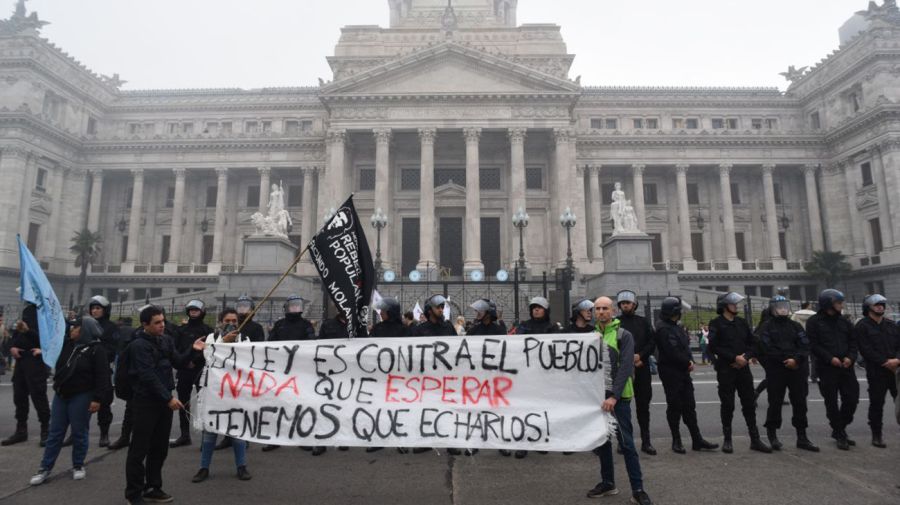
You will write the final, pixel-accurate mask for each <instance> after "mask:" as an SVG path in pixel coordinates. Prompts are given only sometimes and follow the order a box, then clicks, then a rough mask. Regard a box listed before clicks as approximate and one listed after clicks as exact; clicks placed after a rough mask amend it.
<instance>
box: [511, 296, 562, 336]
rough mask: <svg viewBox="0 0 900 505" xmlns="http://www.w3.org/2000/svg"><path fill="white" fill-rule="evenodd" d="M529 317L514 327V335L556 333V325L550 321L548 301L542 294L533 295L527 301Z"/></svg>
mask: <svg viewBox="0 0 900 505" xmlns="http://www.w3.org/2000/svg"><path fill="white" fill-rule="evenodd" d="M528 313H529V316H530V319H529V320H527V321H525V322H523V323H521V324H520V325H519V326H517V327H516V331H515V334H516V335H543V334H546V333H556V332H557V327H556V325H555V324H553V322H552V321H550V302H548V301H547V299H546V298H544V297H543V296H535V297H534V298H532V299H531V301H529V302H528Z"/></svg>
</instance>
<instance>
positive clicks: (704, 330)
mask: <svg viewBox="0 0 900 505" xmlns="http://www.w3.org/2000/svg"><path fill="white" fill-rule="evenodd" d="M697 337H698V340H699V341H700V364H701V365H706V364H708V363H709V361H711V360H710V359H709V354H708V353H707V346H708V345H709V326H707V325H705V324H704V325H703V326H701V327H700V331H699V332H697Z"/></svg>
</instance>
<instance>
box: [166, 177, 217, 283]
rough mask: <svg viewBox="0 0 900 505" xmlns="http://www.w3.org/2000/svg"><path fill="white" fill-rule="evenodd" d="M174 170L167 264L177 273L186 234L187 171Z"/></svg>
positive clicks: (169, 268)
mask: <svg viewBox="0 0 900 505" xmlns="http://www.w3.org/2000/svg"><path fill="white" fill-rule="evenodd" d="M172 172H174V173H175V199H174V201H173V202H172V227H171V238H170V239H169V260H168V261H167V262H166V264H168V265H171V266H169V267H168V270H170V271H172V272H173V273H175V272H177V271H178V262H179V258H180V257H181V254H180V253H181V236H182V235H183V234H184V178H185V172H186V171H185V169H183V168H175V169H173V170H172ZM216 203H218V202H216Z"/></svg>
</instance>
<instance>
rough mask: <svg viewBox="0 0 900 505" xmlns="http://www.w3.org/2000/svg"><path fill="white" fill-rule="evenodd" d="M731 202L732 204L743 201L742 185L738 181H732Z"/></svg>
mask: <svg viewBox="0 0 900 505" xmlns="http://www.w3.org/2000/svg"><path fill="white" fill-rule="evenodd" d="M731 203H732V205H740V203H741V186H740V185H739V184H738V183H736V182H733V183H731Z"/></svg>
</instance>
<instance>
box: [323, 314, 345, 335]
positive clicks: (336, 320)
mask: <svg viewBox="0 0 900 505" xmlns="http://www.w3.org/2000/svg"><path fill="white" fill-rule="evenodd" d="M339 338H350V334H349V333H348V332H347V319H345V318H344V314H343V313H341V312H338V313H337V315H335V316H334V317H332V318H330V319H326V320H324V321H322V326H321V327H320V328H319V340H334V339H339Z"/></svg>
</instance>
